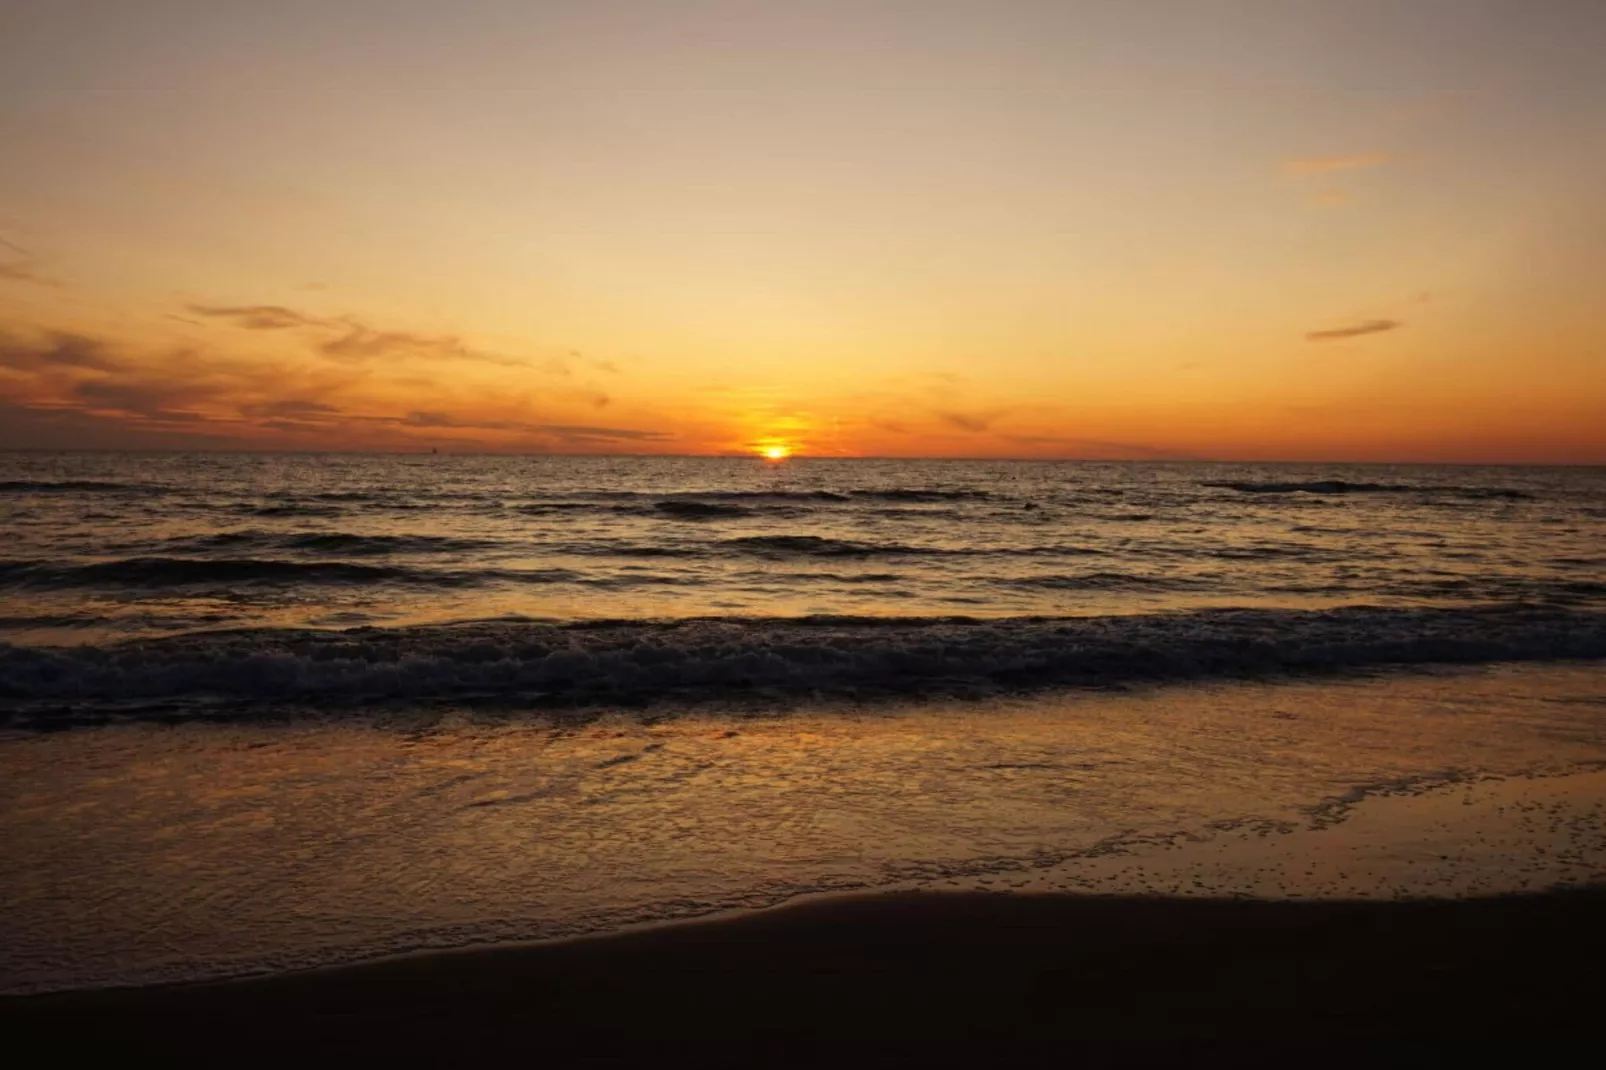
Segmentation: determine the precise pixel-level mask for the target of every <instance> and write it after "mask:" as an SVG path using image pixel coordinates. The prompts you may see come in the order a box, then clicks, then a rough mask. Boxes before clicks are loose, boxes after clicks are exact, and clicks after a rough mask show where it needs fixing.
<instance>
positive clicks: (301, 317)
mask: <svg viewBox="0 0 1606 1070" xmlns="http://www.w3.org/2000/svg"><path fill="white" fill-rule="evenodd" d="M189 310H190V311H191V312H193V313H195V314H196V315H197V316H209V317H211V318H213V319H221V320H227V321H228V322H230V323H232V324H233V325H234V326H236V327H243V328H245V329H246V330H248V331H282V330H288V329H290V328H292V327H327V326H329V321H328V320H325V319H319V318H318V317H316V316H309V315H307V314H306V313H305V312H298V311H296V310H295V309H293V308H285V307H284V306H283V305H190V306H189Z"/></svg>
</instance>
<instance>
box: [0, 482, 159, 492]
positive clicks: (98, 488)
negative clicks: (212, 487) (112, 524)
mask: <svg viewBox="0 0 1606 1070" xmlns="http://www.w3.org/2000/svg"><path fill="white" fill-rule="evenodd" d="M162 489H163V488H161V487H157V486H153V485H151V484H149V483H113V482H108V481H106V480H101V479H61V480H39V479H7V480H0V494H160V493H162Z"/></svg>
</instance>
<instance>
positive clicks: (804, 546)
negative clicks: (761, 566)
mask: <svg viewBox="0 0 1606 1070" xmlns="http://www.w3.org/2000/svg"><path fill="white" fill-rule="evenodd" d="M720 545H721V546H724V547H728V548H730V549H734V550H741V551H746V552H750V553H759V554H804V555H807V556H810V557H878V556H888V555H897V556H905V555H911V554H960V553H967V552H969V551H963V550H947V549H942V548H940V547H923V546H905V545H903V544H902V543H869V542H854V541H852V540H850V539H828V538H825V537H824V536H822V535H744V536H742V537H740V538H735V539H725V540H724V541H723V542H721V543H720Z"/></svg>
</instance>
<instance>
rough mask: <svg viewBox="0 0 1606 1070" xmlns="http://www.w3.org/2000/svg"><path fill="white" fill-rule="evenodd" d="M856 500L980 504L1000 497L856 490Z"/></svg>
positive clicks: (962, 492) (965, 491) (979, 492)
mask: <svg viewBox="0 0 1606 1070" xmlns="http://www.w3.org/2000/svg"><path fill="white" fill-rule="evenodd" d="M850 493H851V494H852V495H853V496H854V497H855V498H870V499H872V500H874V501H883V502H980V501H992V500H995V499H996V498H997V497H998V496H997V495H996V494H994V493H993V492H991V491H986V490H970V489H956V490H899V489H894V490H855V491H851V492H850Z"/></svg>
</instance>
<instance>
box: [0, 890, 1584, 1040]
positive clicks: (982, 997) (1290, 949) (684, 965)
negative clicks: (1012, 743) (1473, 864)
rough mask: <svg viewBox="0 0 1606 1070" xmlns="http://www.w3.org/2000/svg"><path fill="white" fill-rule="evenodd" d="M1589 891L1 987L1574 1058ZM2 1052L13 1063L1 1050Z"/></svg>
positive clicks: (141, 1030) (821, 1033) (796, 926)
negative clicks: (150, 984)
mask: <svg viewBox="0 0 1606 1070" xmlns="http://www.w3.org/2000/svg"><path fill="white" fill-rule="evenodd" d="M1603 921H1606V890H1602V889H1593V890H1581V891H1567V892H1556V893H1550V894H1546V895H1536V896H1521V897H1506V898H1496V899H1482V900H1463V901H1453V900H1451V901H1436V902H1404V903H1362V902H1349V903H1333V902H1329V903H1300V902H1265V901H1231V900H1202V899H1195V900H1178V899H1131V898H1126V899H1122V898H1102V897H1072V896H1020V895H1014V896H1012V895H985V894H965V895H958V894H953V895H943V894H898V895H883V896H866V897H862V898H854V899H836V900H828V901H819V902H813V903H808V904H804V905H800V906H794V907H788V908H784V909H780V910H774V911H769V912H763V913H758V914H752V915H746V916H742V917H737V918H731V919H725V920H717V921H708V922H701V923H695V924H686V925H678V926H672V927H665V928H659V929H652V930H645V931H638V932H633V933H627V934H622V935H615V936H609V937H601V938H594V939H587V940H579V941H574V942H570V943H562V944H547V945H537V946H526V947H508V948H495V949H488V950H480V951H472V952H458V953H447V954H435V955H428V956H418V957H412V958H403V959H393V960H387V961H383V962H376V963H371V964H367V965H361V966H353V967H346V968H340V969H329V970H321V971H313V972H307V973H300V974H289V975H280V976H276V977H271V978H263V979H257V980H250V981H239V982H231V983H222V984H211V985H195V986H174V987H165V988H146V989H122V990H111V991H103V992H88V993H72V994H60V995H49V996H36V997H31V998H23V999H12V1000H8V1001H5V1002H4V1003H3V1004H0V1013H3V1017H4V1022H3V1024H4V1028H5V1031H6V1035H7V1038H8V1039H9V1040H10V1041H12V1044H13V1046H15V1045H16V1044H18V1043H21V1042H23V1041H24V1040H30V1041H31V1040H39V1041H42V1042H44V1043H46V1044H48V1045H49V1047H48V1048H45V1049H43V1051H45V1052H49V1053H50V1059H49V1061H50V1062H52V1063H56V1062H59V1061H60V1060H62V1059H63V1058H64V1057H65V1056H67V1055H68V1054H70V1053H72V1052H73V1051H75V1050H87V1049H95V1050H100V1051H104V1052H105V1053H106V1054H107V1055H108V1056H111V1057H114V1058H115V1059H117V1060H118V1061H119V1062H122V1061H125V1060H128V1059H129V1058H131V1057H134V1056H145V1057H150V1058H155V1059H158V1060H161V1061H162V1062H164V1063H168V1064H171V1063H172V1062H173V1061H175V1060H181V1061H184V1062H205V1063H211V1064H218V1065H225V1064H238V1063H240V1062H242V1061H243V1062H247V1063H265V1062H276V1061H290V1062H302V1063H313V1064H324V1063H328V1062H333V1061H337V1060H345V1059H355V1060H357V1061H360V1062H364V1063H367V1062H372V1061H378V1062H397V1061H400V1062H404V1063H405V1062H419V1061H422V1062H435V1063H446V1064H457V1065H462V1064H472V1063H476V1062H480V1061H486V1062H489V1061H490V1060H493V1059H495V1060H497V1061H498V1062H500V1061H502V1060H504V1059H511V1060H515V1061H516V1062H517V1063H518V1064H521V1065H538V1066H540V1065H546V1066H550V1065H575V1064H579V1065H602V1066H606V1065H643V1064H659V1065H661V1064H663V1063H666V1062H670V1061H675V1062H680V1061H686V1060H689V1059H696V1060H699V1061H702V1062H706V1063H725V1064H728V1063H733V1062H735V1063H743V1064H746V1065H752V1066H773V1065H780V1064H789V1065H795V1064H805V1065H831V1066H841V1065H886V1064H888V1063H889V1062H901V1061H904V1060H910V1061H918V1062H921V1063H926V1064H953V1063H960V1064H966V1065H983V1066H986V1065H1012V1064H1013V1065H1018V1061H1019V1060H1020V1059H1023V1058H1027V1057H1045V1058H1046V1059H1047V1060H1048V1061H1049V1063H1050V1064H1051V1065H1066V1066H1075V1065H1108V1064H1112V1063H1114V1064H1144V1063H1172V1062H1175V1061H1178V1060H1183V1059H1186V1060H1189V1061H1192V1062H1198V1061H1203V1062H1206V1063H1216V1062H1222V1063H1228V1062H1232V1063H1240V1064H1241V1063H1260V1064H1265V1063H1273V1062H1275V1063H1286V1064H1290V1065H1312V1064H1316V1065H1335V1064H1338V1063H1344V1062H1349V1061H1351V1060H1353V1059H1356V1058H1367V1059H1368V1061H1372V1062H1380V1063H1382V1064H1384V1065H1413V1066H1434V1065H1443V1064H1446V1063H1448V1062H1450V1061H1452V1060H1455V1061H1459V1060H1461V1059H1463V1058H1474V1057H1477V1056H1480V1055H1493V1054H1500V1055H1502V1057H1505V1058H1513V1059H1516V1060H1520V1061H1521V1062H1527V1061H1529V1060H1532V1059H1536V1058H1539V1059H1545V1060H1546V1061H1550V1060H1551V1059H1553V1058H1555V1057H1557V1056H1559V1055H1561V1054H1562V1053H1563V1052H1564V1051H1565V1049H1564V1045H1569V1044H1571V1045H1581V1046H1580V1047H1577V1049H1576V1053H1575V1054H1572V1055H1571V1059H1570V1061H1580V1062H1581V1063H1582V1064H1584V1065H1591V1064H1593V1063H1594V1062H1595V1061H1596V1060H1597V1059H1598V1058H1599V1057H1600V1052H1599V1051H1598V1050H1597V1049H1598V1048H1599V1047H1600V1046H1601V1044H1602V1043H1606V1032H1602V1029H1601V1026H1600V1021H1601V1018H1600V1015H1601V1013H1602V1010H1603V1007H1602V1003H1601V1000H1602V997H1603V996H1606V924H1603ZM19 1065H20V1064H19Z"/></svg>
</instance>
